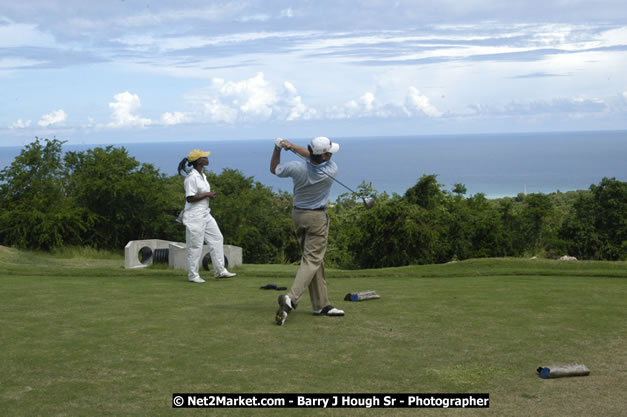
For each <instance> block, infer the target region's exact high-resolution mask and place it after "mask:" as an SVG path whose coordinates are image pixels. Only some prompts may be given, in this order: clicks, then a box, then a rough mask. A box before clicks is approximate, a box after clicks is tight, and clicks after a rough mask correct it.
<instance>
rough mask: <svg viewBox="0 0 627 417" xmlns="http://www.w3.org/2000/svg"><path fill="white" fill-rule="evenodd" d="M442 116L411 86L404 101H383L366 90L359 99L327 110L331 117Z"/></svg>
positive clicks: (327, 114) (328, 116) (426, 98)
mask: <svg viewBox="0 0 627 417" xmlns="http://www.w3.org/2000/svg"><path fill="white" fill-rule="evenodd" d="M424 115H426V116H429V117H440V116H442V112H441V111H439V110H438V109H437V108H436V107H435V106H433V105H432V104H431V103H430V100H429V98H428V97H427V96H424V95H421V94H420V92H419V91H418V89H416V88H415V87H410V88H409V91H408V93H407V96H406V97H405V101H404V102H401V103H399V102H397V101H396V102H395V101H389V102H383V101H380V100H379V99H377V97H376V96H375V95H374V93H372V92H366V93H364V94H363V95H361V96H360V97H359V98H357V99H353V100H350V101H348V102H346V103H345V104H344V105H343V106H332V107H331V108H330V109H328V110H327V111H326V116H327V118H329V119H353V118H363V117H378V118H382V119H389V118H402V117H415V116H424Z"/></svg>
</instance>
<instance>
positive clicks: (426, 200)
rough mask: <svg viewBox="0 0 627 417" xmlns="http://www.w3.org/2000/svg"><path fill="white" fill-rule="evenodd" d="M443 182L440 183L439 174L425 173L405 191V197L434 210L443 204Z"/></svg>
mask: <svg viewBox="0 0 627 417" xmlns="http://www.w3.org/2000/svg"><path fill="white" fill-rule="evenodd" d="M441 187H442V184H438V181H437V175H435V174H431V175H423V176H422V177H420V179H419V180H418V182H417V183H416V185H414V186H413V187H411V188H409V189H408V190H407V191H406V192H405V198H406V199H407V201H409V202H410V203H411V204H418V205H419V206H420V207H422V208H425V209H427V210H432V209H434V208H435V207H436V206H438V205H439V204H441V202H442V199H443V198H444V193H443V192H442V190H441Z"/></svg>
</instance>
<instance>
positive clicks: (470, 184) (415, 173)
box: [0, 131, 627, 199]
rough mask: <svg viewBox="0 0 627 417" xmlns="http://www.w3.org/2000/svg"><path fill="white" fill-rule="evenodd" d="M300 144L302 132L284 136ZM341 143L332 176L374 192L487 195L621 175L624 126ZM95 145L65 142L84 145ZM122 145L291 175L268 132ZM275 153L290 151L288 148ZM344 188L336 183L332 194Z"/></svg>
mask: <svg viewBox="0 0 627 417" xmlns="http://www.w3.org/2000/svg"><path fill="white" fill-rule="evenodd" d="M290 140H291V141H292V142H294V143H296V144H298V145H303V146H305V145H306V144H307V142H308V139H290ZM332 140H333V141H335V142H337V143H339V144H340V151H339V152H338V153H337V154H336V155H334V156H333V160H334V161H335V162H336V163H337V164H338V166H339V174H338V179H339V180H340V181H342V182H343V183H344V184H346V185H348V186H349V187H351V188H353V189H356V188H357V186H358V185H359V184H361V183H362V182H366V183H371V184H372V186H373V188H374V189H375V190H376V191H377V192H379V193H382V192H387V193H388V194H393V193H397V194H401V195H402V194H404V193H405V191H406V190H407V189H408V188H410V187H412V186H413V185H414V184H416V182H417V181H418V179H419V178H420V177H421V176H422V175H423V174H435V175H437V179H438V182H439V183H440V184H443V187H442V188H443V189H445V190H452V189H453V188H454V184H457V183H461V184H464V185H465V186H466V189H467V194H466V195H467V196H470V195H474V194H477V193H483V194H485V195H486V197H488V198H500V197H505V196H516V195H517V194H518V193H525V192H526V193H528V194H529V193H545V194H548V193H552V192H555V191H562V192H565V191H572V190H583V189H588V188H589V187H590V185H591V184H598V183H599V182H600V181H601V179H602V178H603V177H616V178H617V179H618V180H621V181H627V131H604V132H567V133H566V132H564V133H519V134H481V135H480V134H476V135H432V136H411V137H410V136H403V137H366V138H357V137H353V138H332ZM97 146H106V144H102V145H64V146H63V149H64V150H65V151H83V150H86V149H89V148H94V147H97ZM113 146H116V147H122V146H124V147H125V148H126V150H127V151H128V153H129V155H131V156H133V157H134V158H135V159H137V160H138V161H140V162H145V163H150V164H153V165H154V166H155V167H156V168H158V169H159V170H160V171H161V172H162V173H164V174H166V175H176V167H177V165H178V163H179V162H180V160H181V159H182V158H183V157H185V155H186V154H187V153H188V152H189V151H190V150H192V149H195V148H200V149H203V150H208V151H210V152H211V155H210V157H209V161H210V164H209V167H208V169H209V171H212V172H215V173H218V174H219V173H220V172H222V170H223V169H224V168H231V169H237V170H239V171H241V172H242V173H243V174H244V175H246V176H248V177H253V178H254V180H255V181H259V182H261V183H262V184H264V185H266V186H268V187H271V188H272V189H273V190H274V191H279V190H283V191H288V192H291V191H292V188H291V181H290V180H289V179H282V178H278V177H275V176H274V175H272V174H271V173H270V169H269V166H270V157H271V155H272V149H273V146H274V145H273V139H267V140H231V141H224V140H219V141H205V142H202V141H197V142H156V143H126V144H113ZM21 149H22V148H21V147H0V167H2V168H4V167H6V166H8V165H9V164H11V162H12V161H13V159H14V158H15V156H17V155H18V154H19V152H20V151H21ZM281 156H282V160H283V161H286V160H294V159H297V157H296V155H293V154H291V153H290V152H283V153H282V154H281ZM345 192H347V190H346V189H345V188H343V187H342V186H341V185H339V184H334V185H333V188H332V199H335V198H337V196H339V195H340V194H343V193H345Z"/></svg>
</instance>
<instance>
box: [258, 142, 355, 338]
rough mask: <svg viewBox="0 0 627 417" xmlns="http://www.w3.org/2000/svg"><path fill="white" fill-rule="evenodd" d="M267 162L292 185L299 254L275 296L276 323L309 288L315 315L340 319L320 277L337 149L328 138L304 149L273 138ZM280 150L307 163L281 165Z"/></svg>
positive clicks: (322, 277)
mask: <svg viewBox="0 0 627 417" xmlns="http://www.w3.org/2000/svg"><path fill="white" fill-rule="evenodd" d="M274 145H275V146H274V152H273V154H272V159H271V160H270V172H272V173H273V174H275V175H276V176H278V177H282V178H285V177H291V178H292V181H293V182H294V208H293V210H292V221H293V223H294V233H296V239H297V240H298V244H299V246H300V248H301V250H302V252H303V256H302V258H301V261H300V267H299V268H298V272H297V273H296V278H294V283H293V284H292V288H291V289H290V292H289V294H283V295H280V296H279V309H278V311H277V312H276V317H275V320H276V323H277V324H278V325H279V326H282V325H283V324H285V320H286V319H287V315H288V314H289V313H290V312H291V311H292V310H294V309H295V308H296V306H297V305H298V303H299V301H300V299H301V297H302V296H303V295H304V294H305V291H306V290H307V289H309V296H310V298H311V305H312V307H313V310H314V313H313V314H314V315H316V316H343V315H344V311H342V310H340V309H337V308H335V307H333V306H332V305H331V304H329V296H328V294H327V283H326V280H325V274H324V254H325V252H326V250H327V245H328V239H329V215H328V213H327V204H328V203H329V196H330V194H331V185H332V184H333V178H334V177H335V176H336V175H337V165H336V163H335V162H333V161H331V157H332V156H333V154H334V153H335V152H337V151H338V150H339V149H340V146H339V145H338V144H337V143H333V142H331V141H330V140H329V138H325V137H317V138H314V139H312V141H311V143H310V144H309V146H308V147H307V148H306V149H305V148H303V147H301V146H297V145H294V144H293V143H290V142H288V141H287V140H283V139H281V138H277V139H276V140H275V141H274ZM281 149H286V150H292V151H294V152H296V153H297V154H299V155H301V156H303V157H304V158H306V159H307V160H309V162H304V161H292V162H287V163H284V164H281Z"/></svg>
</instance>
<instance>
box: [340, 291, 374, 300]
mask: <svg viewBox="0 0 627 417" xmlns="http://www.w3.org/2000/svg"><path fill="white" fill-rule="evenodd" d="M377 298H381V296H379V294H377V292H376V291H359V292H349V293H348V294H346V296H344V300H345V301H364V300H376V299H377Z"/></svg>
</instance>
